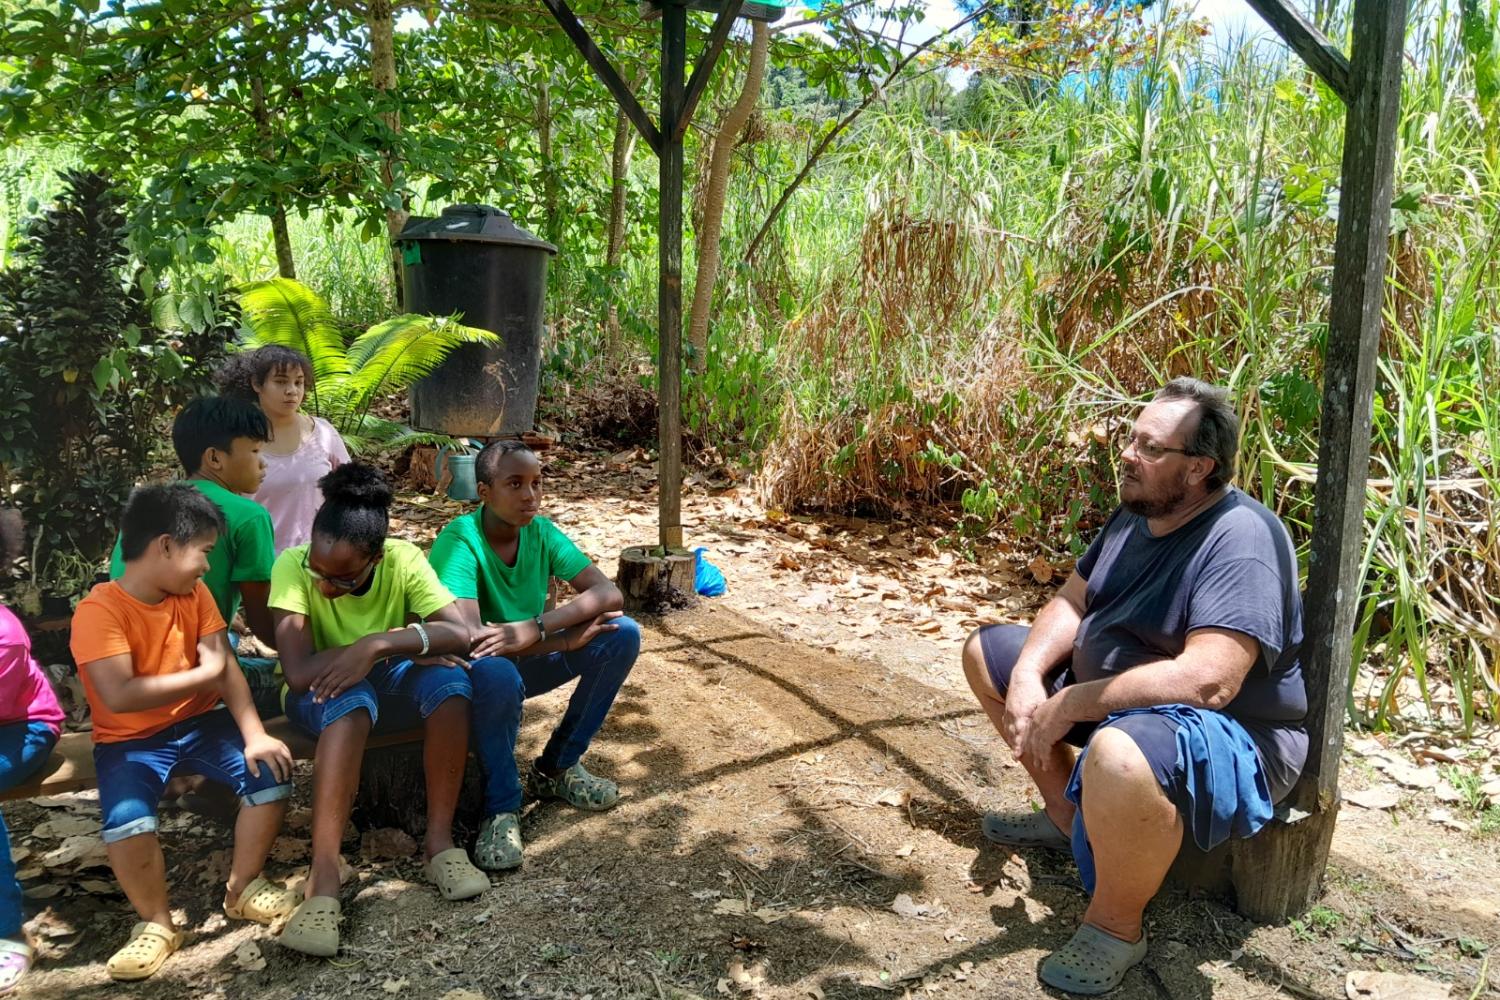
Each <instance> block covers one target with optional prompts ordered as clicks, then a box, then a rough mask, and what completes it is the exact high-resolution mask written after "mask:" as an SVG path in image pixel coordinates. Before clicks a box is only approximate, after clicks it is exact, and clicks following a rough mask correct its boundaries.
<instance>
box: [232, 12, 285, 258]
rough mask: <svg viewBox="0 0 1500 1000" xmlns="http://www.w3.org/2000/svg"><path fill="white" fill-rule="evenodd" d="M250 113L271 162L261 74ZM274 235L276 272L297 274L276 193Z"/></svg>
mask: <svg viewBox="0 0 1500 1000" xmlns="http://www.w3.org/2000/svg"><path fill="white" fill-rule="evenodd" d="M243 23H244V25H245V30H246V32H247V33H248V32H249V31H250V30H251V29H252V28H253V27H254V26H255V25H254V22H253V21H252V20H251V19H250V18H249V17H246V18H244V20H243ZM250 113H251V115H252V116H253V117H254V119H255V134H256V136H257V137H258V138H259V139H260V155H261V157H262V158H263V159H264V160H265V161H266V162H267V163H271V162H273V161H274V160H275V158H276V142H275V138H274V137H273V135H272V132H271V109H270V108H269V107H268V106H267V104H266V84H265V81H264V80H262V79H261V78H260V77H259V76H252V77H251V78H250ZM271 239H272V241H273V242H274V243H275V244H276V273H277V274H279V275H281V277H283V278H291V279H293V280H295V279H296V277H297V267H296V262H295V261H294V260H293V259H292V234H291V232H290V231H289V230H288V229H287V225H286V204H285V203H284V202H283V201H282V200H281V195H279V194H277V195H275V202H274V204H273V205H272V207H271Z"/></svg>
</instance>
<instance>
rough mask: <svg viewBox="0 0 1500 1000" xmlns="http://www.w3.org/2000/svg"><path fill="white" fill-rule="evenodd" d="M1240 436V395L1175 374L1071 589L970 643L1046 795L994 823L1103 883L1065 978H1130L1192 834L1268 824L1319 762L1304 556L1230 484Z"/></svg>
mask: <svg viewBox="0 0 1500 1000" xmlns="http://www.w3.org/2000/svg"><path fill="white" fill-rule="evenodd" d="M1238 450H1239V420H1238V418H1237V416H1236V414H1235V410H1234V407H1233V405H1232V404H1231V402H1230V400H1229V396H1228V393H1227V392H1226V391H1225V390H1223V389H1221V388H1218V387H1215V386H1211V385H1208V384H1206V383H1203V382H1200V381H1198V380H1197V379H1192V378H1178V379H1174V380H1172V381H1171V382H1169V383H1168V384H1167V385H1166V386H1165V387H1164V388H1163V389H1162V390H1161V391H1160V392H1159V393H1157V395H1156V397H1155V399H1153V400H1152V401H1151V403H1150V404H1149V405H1147V406H1146V407H1145V408H1144V409H1143V410H1142V411H1141V413H1140V415H1139V417H1138V418H1137V419H1136V422H1135V426H1134V427H1133V428H1132V431H1131V434H1130V437H1129V439H1128V441H1127V442H1126V445H1125V448H1124V450H1123V451H1122V452H1121V453H1120V460H1119V461H1120V472H1119V492H1120V507H1119V508H1118V509H1117V510H1116V511H1115V512H1114V514H1113V515H1112V516H1111V517H1110V519H1109V521H1108V522H1107V523H1106V524H1105V526H1104V529H1103V531H1101V532H1100V534H1099V537H1098V538H1096V539H1095V540H1094V542H1093V544H1092V545H1091V546H1089V549H1088V551H1087V552H1086V553H1085V554H1084V556H1083V558H1082V559H1080V560H1079V561H1078V566H1077V568H1076V570H1075V571H1074V572H1073V573H1072V575H1071V576H1070V577H1069V578H1068V580H1067V582H1066V583H1065V584H1064V585H1063V587H1062V588H1061V590H1060V591H1059V592H1058V593H1057V596H1055V597H1054V598H1053V599H1052V601H1051V602H1050V603H1048V604H1047V606H1046V607H1044V608H1043V609H1042V611H1041V613H1040V614H1038V615H1037V618H1036V621H1035V622H1034V623H1033V624H1032V625H1031V627H1029V628H1027V627H1024V626H1019V625H990V626H986V627H984V628H981V629H979V630H977V631H976V632H974V634H973V635H971V636H970V637H969V640H968V642H967V643H965V645H964V651H963V664H964V672H965V674H966V676H967V678H968V681H969V685H970V687H971V688H973V690H974V694H975V696H976V697H977V698H978V699H979V702H980V705H981V706H982V707H983V708H984V710H985V713H986V714H987V715H988V716H989V718H990V720H991V722H993V724H994V726H995V728H996V729H997V730H998V731H999V733H1000V734H1001V736H1003V737H1004V738H1005V741H1006V743H1007V744H1009V746H1010V748H1011V749H1012V751H1014V753H1015V754H1016V757H1017V759H1018V760H1019V761H1020V762H1021V764H1022V765H1023V766H1024V767H1025V769H1026V771H1027V773H1028V774H1029V775H1030V776H1031V779H1032V781H1033V782H1034V783H1035V785H1036V789H1037V791H1038V793H1039V795H1040V798H1041V800H1042V803H1043V808H1042V809H1040V810H1030V809H1021V810H1017V811H1014V812H998V813H990V814H988V815H986V816H985V817H984V824H983V827H984V833H985V836H986V837H988V838H989V839H990V840H992V841H994V842H996V843H1000V844H1005V845H1008V846H1012V847H1035V848H1050V849H1054V850H1062V851H1068V850H1071V851H1072V852H1073V854H1074V857H1075V858H1077V859H1078V861H1079V867H1080V871H1081V873H1082V875H1083V879H1084V883H1085V887H1086V888H1089V889H1090V890H1091V891H1092V893H1093V897H1092V900H1091V901H1090V904H1089V907H1088V910H1087V911H1086V912H1085V913H1084V917H1083V923H1082V925H1081V926H1080V927H1079V929H1078V931H1077V933H1075V934H1074V936H1073V938H1072V940H1070V941H1069V942H1068V943H1067V944H1066V945H1065V946H1064V947H1063V948H1061V949H1059V950H1058V951H1057V952H1054V953H1053V954H1052V955H1051V956H1049V958H1048V959H1047V960H1046V962H1044V963H1043V965H1042V969H1041V977H1042V979H1043V981H1044V982H1046V983H1048V984H1049V985H1051V986H1055V987H1057V988H1059V989H1063V990H1066V991H1068V992H1072V993H1083V994H1094V993H1103V992H1105V991H1107V990H1110V989H1113V988H1114V987H1115V986H1117V985H1118V984H1119V983H1120V981H1121V980H1122V979H1123V978H1124V976H1125V973H1126V971H1127V970H1128V969H1129V968H1130V967H1131V966H1133V965H1135V964H1136V963H1137V962H1139V961H1140V960H1141V959H1142V958H1144V957H1145V954H1146V938H1145V934H1144V932H1143V929H1142V914H1143V911H1144V910H1145V907H1146V904H1147V903H1148V902H1149V901H1150V900H1151V898H1152V897H1153V896H1154V895H1155V894H1156V892H1157V890H1158V889H1159V888H1160V887H1161V884H1162V881H1163V880H1164V878H1165V877H1166V873H1167V870H1168V868H1170V867H1171V864H1172V861H1173V860H1174V858H1175V857H1176V855H1177V853H1178V850H1179V848H1180V847H1181V845H1182V843H1183V838H1184V837H1185V836H1191V837H1192V838H1193V839H1194V841H1195V842H1196V843H1197V844H1198V846H1199V847H1200V848H1203V849H1205V850H1206V849H1209V848H1211V847H1214V846H1216V845H1217V844H1218V843H1221V842H1223V840H1224V839H1226V838H1227V837H1228V836H1229V835H1230V834H1231V833H1232V834H1233V835H1235V836H1248V835H1250V834H1252V833H1254V832H1255V831H1256V830H1258V829H1259V828H1260V826H1262V825H1263V824H1264V823H1265V822H1266V820H1267V819H1269V817H1270V814H1271V807H1272V805H1273V804H1274V803H1275V802H1277V801H1279V800H1280V799H1282V798H1283V797H1285V795H1286V794H1287V793H1288V792H1289V791H1290V790H1291V787H1292V785H1293V784H1294V783H1295V782H1296V780H1297V777H1298V775H1299V774H1300V773H1301V770H1302V765H1303V763H1304V761H1305V760H1306V757H1307V734H1306V731H1305V729H1304V727H1303V722H1304V719H1305V716H1306V714H1307V695H1306V690H1305V688H1304V685H1303V680H1302V672H1301V668H1300V666H1299V664H1298V649H1299V647H1300V645H1301V642H1302V603H1301V598H1300V596H1299V594H1298V590H1297V562H1296V556H1295V552H1294V549H1293V546H1292V541H1291V537H1290V536H1289V535H1288V534H1287V531H1286V528H1285V527H1284V526H1283V525H1282V524H1281V522H1280V521H1279V520H1278V519H1277V517H1276V515H1275V514H1273V513H1272V512H1271V511H1270V510H1268V509H1266V508H1265V507H1264V506H1262V505H1261V504H1260V503H1258V502H1257V501H1255V500H1254V499H1253V498H1251V497H1249V496H1247V495H1246V494H1244V493H1242V492H1241V491H1239V490H1238V489H1236V488H1235V487H1234V486H1233V485H1231V481H1232V480H1233V478H1234V472H1235V461H1236V455H1237V453H1238ZM1075 748H1080V749H1081V750H1082V753H1081V754H1080V753H1078V752H1077V750H1075Z"/></svg>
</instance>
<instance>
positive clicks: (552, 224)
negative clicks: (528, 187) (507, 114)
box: [536, 77, 558, 243]
mask: <svg viewBox="0 0 1500 1000" xmlns="http://www.w3.org/2000/svg"><path fill="white" fill-rule="evenodd" d="M536 133H537V148H538V151H539V152H540V153H541V160H542V216H543V219H544V222H543V231H544V232H545V233H546V234H547V239H549V240H551V241H552V242H553V243H556V242H558V239H557V237H558V232H557V200H558V192H557V169H556V165H555V164H554V163H553V162H552V81H551V79H549V78H548V77H542V79H541V82H540V84H539V85H538V88H537V95H536Z"/></svg>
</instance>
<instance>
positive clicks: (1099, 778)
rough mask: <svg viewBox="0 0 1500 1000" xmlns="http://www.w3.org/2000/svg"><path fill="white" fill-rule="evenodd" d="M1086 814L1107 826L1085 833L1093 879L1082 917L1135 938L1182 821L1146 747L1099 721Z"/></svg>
mask: <svg viewBox="0 0 1500 1000" xmlns="http://www.w3.org/2000/svg"><path fill="white" fill-rule="evenodd" d="M1083 819H1084V825H1085V826H1086V827H1087V828H1088V829H1090V830H1095V831H1108V834H1107V835H1102V834H1101V835H1098V836H1094V837H1091V838H1090V839H1089V843H1090V845H1091V846H1092V847H1093V849H1094V871H1095V874H1096V876H1097V881H1096V883H1095V886H1094V898H1093V900H1092V901H1091V902H1090V903H1089V908H1088V910H1087V911H1086V912H1085V913H1084V915H1083V922H1084V923H1086V924H1093V925H1094V926H1095V927H1097V928H1099V929H1100V930H1102V931H1104V932H1106V933H1108V934H1110V935H1112V936H1114V937H1117V938H1119V939H1120V940H1122V941H1129V942H1135V941H1138V940H1140V937H1141V915H1142V914H1143V913H1144V912H1145V909H1146V904H1147V903H1149V902H1151V897H1153V896H1155V895H1156V892H1157V890H1158V889H1160V888H1161V884H1162V880H1163V879H1165V878H1166V877H1167V869H1169V868H1171V867H1172V862H1173V860H1175V859H1176V857H1177V851H1178V848H1180V847H1181V846H1182V829H1183V827H1182V818H1181V817H1180V816H1179V815H1178V814H1177V807H1176V806H1174V805H1173V804H1172V801H1171V800H1170V799H1168V798H1167V796H1166V793H1164V792H1163V791H1162V788H1161V784H1160V783H1159V782H1158V781H1157V780H1156V775H1155V774H1153V773H1152V771H1151V765H1150V763H1148V762H1147V760H1146V755H1145V754H1143V753H1141V748H1140V747H1139V746H1137V745H1136V742H1135V740H1133V739H1131V738H1130V737H1129V736H1128V735H1127V734H1125V733H1123V732H1121V731H1120V730H1118V729H1101V730H1099V731H1098V732H1097V733H1096V734H1094V737H1093V739H1091V740H1089V752H1088V757H1087V758H1086V759H1085V760H1084V763H1083Z"/></svg>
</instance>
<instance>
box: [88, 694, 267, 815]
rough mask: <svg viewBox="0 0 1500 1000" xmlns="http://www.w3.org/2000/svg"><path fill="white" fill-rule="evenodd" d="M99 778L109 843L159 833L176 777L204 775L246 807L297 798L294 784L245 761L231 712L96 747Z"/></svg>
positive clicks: (205, 715) (195, 718) (207, 715)
mask: <svg viewBox="0 0 1500 1000" xmlns="http://www.w3.org/2000/svg"><path fill="white" fill-rule="evenodd" d="M94 771H95V772H96V773H97V774H98V777H99V808H100V810H101V811H102V812H103V813H104V832H103V833H102V834H101V836H102V837H103V838H104V842H105V843H106V844H113V843H116V842H117V841H121V840H124V839H126V838H127V837H135V836H138V835H140V834H143V833H155V832H156V804H157V803H158V802H160V801H161V793H162V790H163V789H165V788H166V787H167V780H168V779H169V778H171V776H172V775H173V773H174V772H181V773H183V774H201V775H203V776H204V777H205V778H208V779H209V780H210V781H213V782H217V783H218V784H221V785H228V786H229V787H230V788H232V789H234V790H235V791H236V792H237V793H238V794H239V797H240V804H241V805H246V806H259V805H265V804H266V803H267V802H279V801H280V800H282V799H289V798H291V796H292V783H291V782H289V781H288V782H279V781H277V780H276V775H275V774H273V773H272V772H271V769H270V768H269V767H266V766H265V765H264V764H261V765H260V776H259V777H257V776H255V775H252V774H251V773H250V768H249V767H248V766H247V765H246V762H245V740H244V737H242V736H241V735H240V727H239V726H238V725H236V724H235V721H234V717H233V716H232V715H230V714H229V710H228V709H225V708H217V709H214V710H213V711H211V712H204V713H203V714H202V715H195V716H193V717H192V718H191V719H184V720H183V721H181V722H178V723H174V724H172V725H170V726H168V727H167V728H166V729H163V730H162V731H161V732H159V733H152V734H151V735H150V736H142V737H141V738H140V739H134V740H121V741H120V742H118V743H96V744H94Z"/></svg>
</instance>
